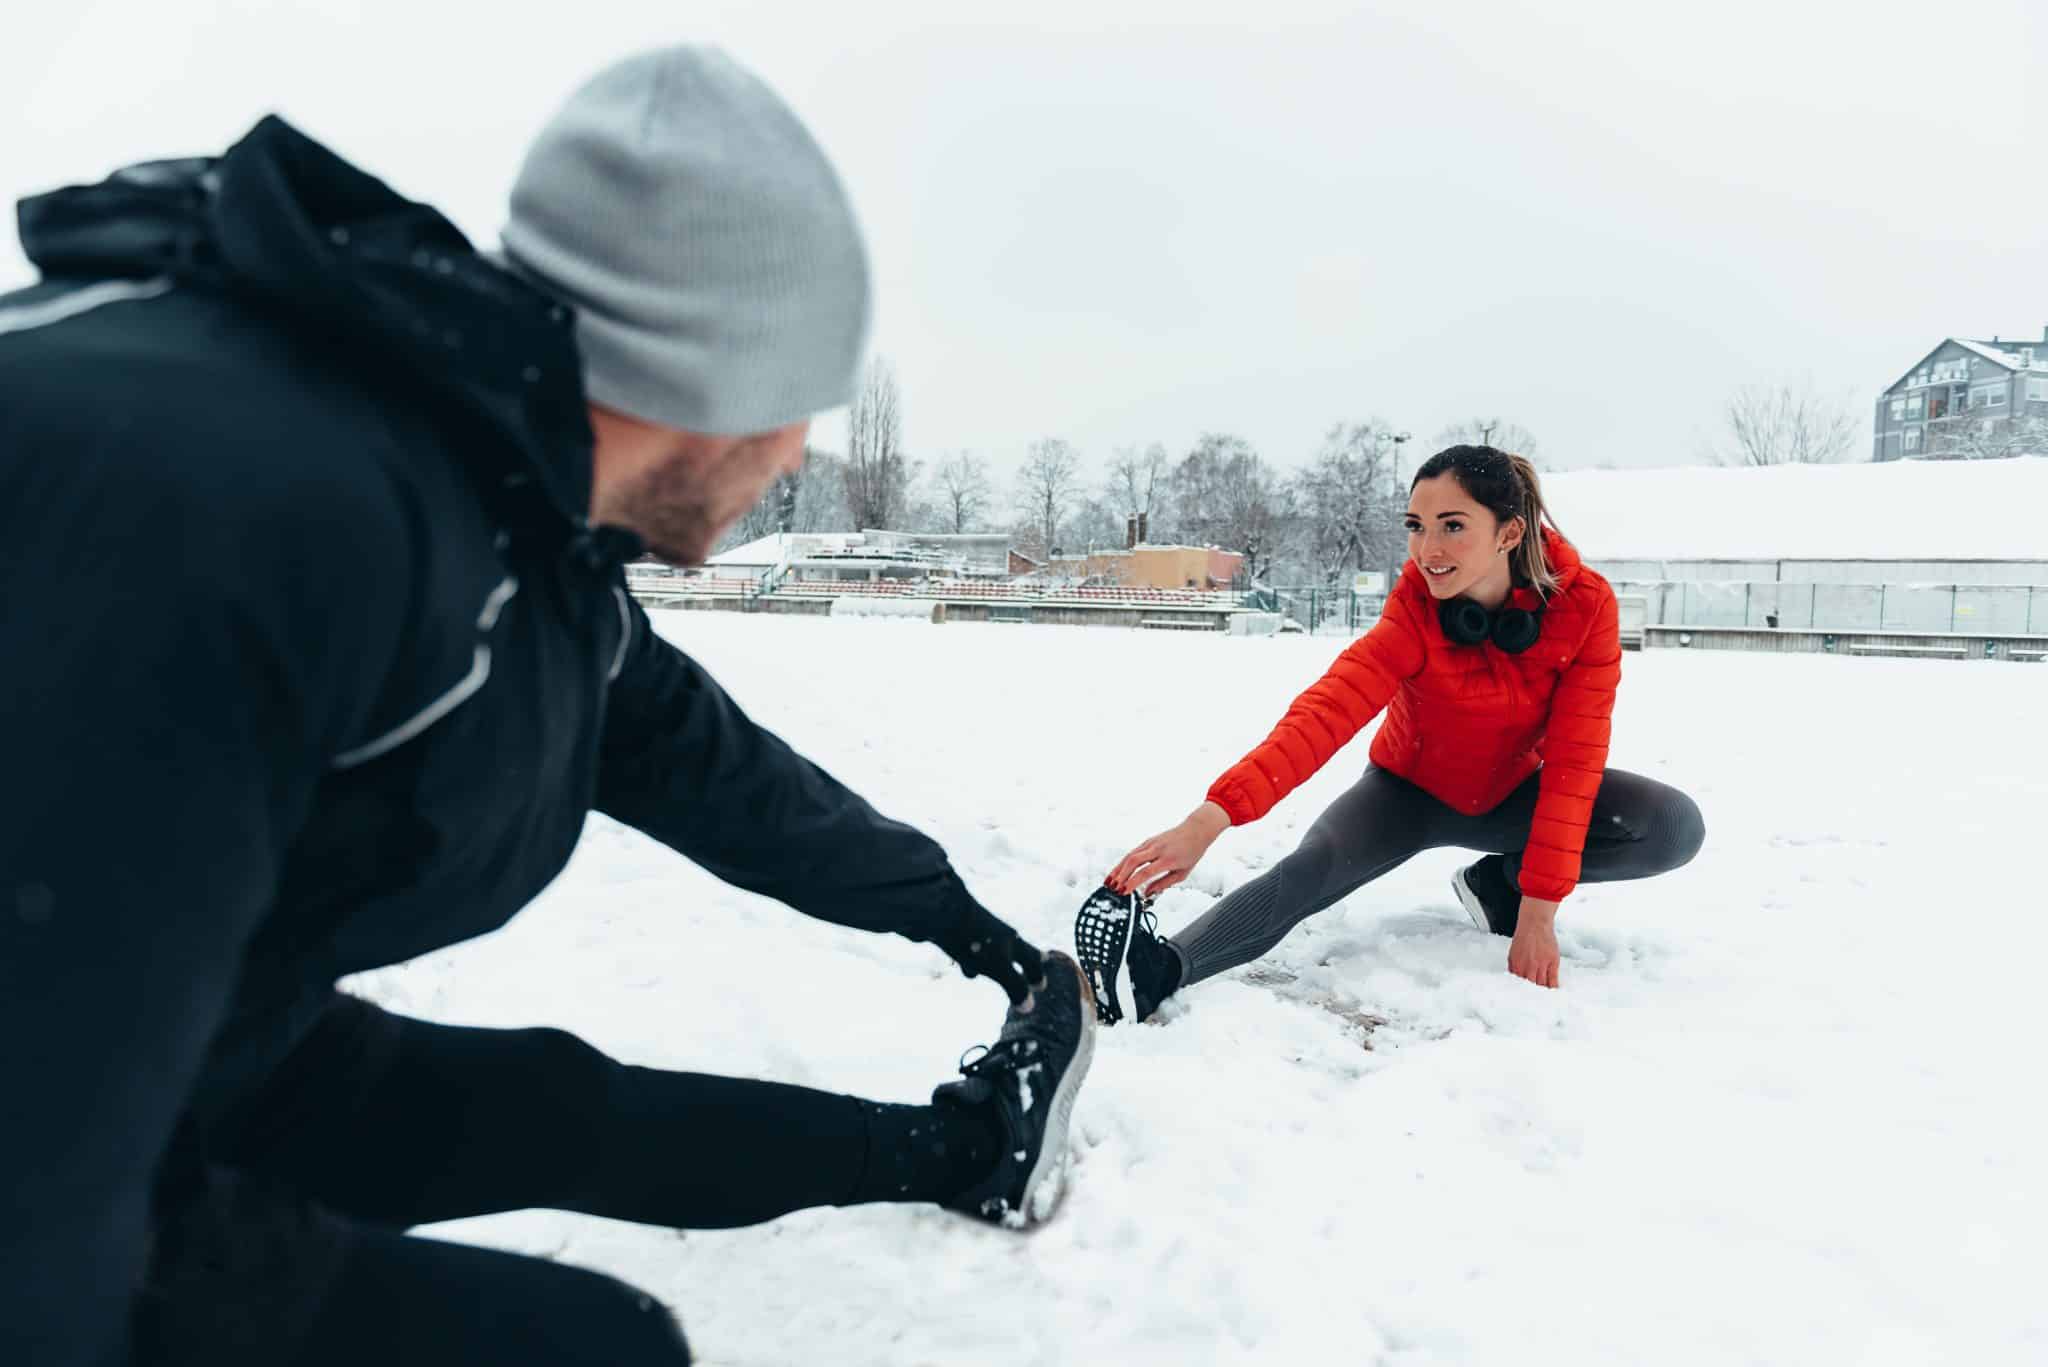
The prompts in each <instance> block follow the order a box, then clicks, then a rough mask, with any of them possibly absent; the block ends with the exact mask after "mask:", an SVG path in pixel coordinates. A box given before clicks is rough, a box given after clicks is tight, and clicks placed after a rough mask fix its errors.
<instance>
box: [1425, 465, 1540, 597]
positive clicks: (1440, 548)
mask: <svg viewBox="0 0 2048 1367" xmlns="http://www.w3.org/2000/svg"><path fill="white" fill-rule="evenodd" d="M1407 524H1408V558H1409V559H1411V560H1413V561H1414V562H1415V565H1416V568H1417V569H1420V570H1421V571H1422V578H1423V582H1424V583H1426V584H1428V585H1429V591H1430V593H1431V594H1432V595H1434V596H1435V597H1438V598H1457V597H1460V596H1463V597H1466V598H1470V599H1472V600H1473V601H1474V602H1477V603H1479V604H1481V605H1483V606H1485V607H1498V606H1499V605H1500V604H1501V603H1502V602H1504V601H1506V599H1507V596H1508V590H1509V589H1511V588H1513V587H1514V571H1513V569H1512V568H1511V567H1510V566H1509V564H1508V555H1507V552H1508V551H1511V550H1513V549H1514V547H1515V546H1516V545H1517V544H1519V543H1520V542H1521V539H1522V519H1520V518H1514V519H1512V520H1510V521H1509V523H1508V525H1507V526H1506V527H1502V526H1501V524H1500V519H1498V518H1496V517H1495V516H1494V515H1493V514H1492V513H1491V512H1489V511H1488V510H1487V507H1486V505H1485V504H1483V503H1481V502H1480V501H1479V500H1478V499H1476V498H1474V497H1472V495H1470V494H1468V493H1466V492H1465V486H1464V485H1462V484H1460V483H1458V478H1457V476H1456V475H1454V474H1451V473H1450V472H1449V471H1446V472H1445V473H1443V474H1441V475H1437V476H1435V477H1434V478H1432V479H1425V480H1420V481H1418V482H1417V483H1416V485H1415V489H1414V491H1413V492H1412V493H1410V494H1409V496H1408V517H1407Z"/></svg>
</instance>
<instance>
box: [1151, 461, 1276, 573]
mask: <svg viewBox="0 0 2048 1367" xmlns="http://www.w3.org/2000/svg"><path fill="white" fill-rule="evenodd" d="M1169 485H1170V487H1169V490H1168V493H1169V496H1170V497H1169V502H1170V503H1171V505H1172V512H1173V516H1174V521H1175V525H1176V529H1177V531H1178V533H1179V535H1180V536H1182V537H1183V538H1186V539H1188V540H1193V541H1198V542H1203V543H1206V544H1209V545H1213V546H1219V547H1221V548H1223V549H1224V550H1231V551H1239V552H1242V553H1243V555H1244V557H1245V571H1246V573H1247V574H1248V575H1250V576H1251V577H1253V578H1257V577H1258V576H1259V575H1261V574H1262V573H1263V572H1264V571H1265V569H1266V568H1267V566H1268V565H1269V564H1270V563H1271V562H1272V561H1273V560H1274V559H1275V558H1276V557H1278V556H1279V554H1280V553H1281V550H1282V545H1281V541H1282V537H1283V535H1284V533H1285V532H1286V530H1287V528H1288V523H1289V517H1290V515H1291V500H1290V497H1289V495H1288V492H1287V491H1286V490H1285V489H1284V488H1283V487H1282V486H1281V483H1280V480H1279V477H1278V476H1277V475H1275V474H1274V472H1273V467H1272V466H1270V465H1268V464H1266V462H1265V461H1264V460H1263V459H1261V458H1260V456H1259V453H1258V452H1257V451H1255V450H1254V449H1252V445H1251V443H1250V442H1248V441H1246V440H1245V439H1244V438H1243V437H1238V436H1232V435H1230V434H1228V433H1224V432H1208V433H1204V434H1203V436H1202V438H1201V439H1200V440H1199V441H1197V442H1196V443H1195V448H1194V450H1192V451H1190V452H1188V454H1187V455H1186V456H1185V457H1184V458H1183V459H1182V460H1181V462H1180V464H1179V465H1176V466H1175V467H1174V468H1173V474H1172V477H1171V479H1170V481H1169Z"/></svg>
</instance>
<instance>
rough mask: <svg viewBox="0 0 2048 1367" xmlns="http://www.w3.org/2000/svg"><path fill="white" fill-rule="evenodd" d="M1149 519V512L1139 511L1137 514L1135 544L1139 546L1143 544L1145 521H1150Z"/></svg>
mask: <svg viewBox="0 0 2048 1367" xmlns="http://www.w3.org/2000/svg"><path fill="white" fill-rule="evenodd" d="M1151 520H1152V515H1151V514H1150V513H1139V514H1138V540H1137V544H1138V545H1140V546H1142V545H1144V544H1145V524H1146V523H1147V522H1149V521H1151Z"/></svg>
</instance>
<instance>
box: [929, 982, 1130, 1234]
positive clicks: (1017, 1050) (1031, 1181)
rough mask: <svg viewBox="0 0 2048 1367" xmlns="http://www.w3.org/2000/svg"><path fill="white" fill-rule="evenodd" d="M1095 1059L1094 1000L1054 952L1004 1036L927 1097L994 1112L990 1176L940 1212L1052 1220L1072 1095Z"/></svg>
mask: <svg viewBox="0 0 2048 1367" xmlns="http://www.w3.org/2000/svg"><path fill="white" fill-rule="evenodd" d="M970 1052H972V1051H970ZM1094 1055H1095V997H1094V995H1093V994H1092V993H1091V992H1090V991H1089V990H1088V982H1087V979H1086V978H1084V977H1083V976H1082V975H1081V969H1080V966H1079V965H1077V964H1076V963H1075V962H1074V961H1073V960H1072V959H1070V958H1068V957H1067V956H1066V955H1064V954H1062V953H1060V952H1059V951H1057V950H1054V951H1053V952H1052V953H1050V954H1048V955H1046V956H1045V984H1044V986H1042V987H1039V988H1037V989H1036V990H1034V991H1033V992H1032V994H1031V995H1030V996H1029V997H1028V998H1026V999H1025V1002H1024V1004H1023V1005H1022V1006H1013V1007H1011V1008H1010V1010H1009V1013H1008V1014H1007V1015H1005V1016H1004V1017H1003V1032H1002V1034H1001V1035H1000V1036H998V1037H997V1039H996V1042H995V1043H994V1044H993V1045H991V1046H989V1047H988V1048H987V1049H985V1050H983V1052H982V1053H981V1054H980V1056H979V1057H976V1058H972V1059H969V1060H968V1061H967V1062H965V1063H963V1064H961V1065H960V1071H961V1072H962V1073H964V1074H966V1076H965V1077H964V1078H963V1079H962V1080H960V1081H959V1082H948V1083H946V1084H945V1085H943V1086H941V1087H940V1088H939V1089H938V1090H937V1091H935V1092H933V1093H932V1103H933V1104H934V1105H941V1106H947V1105H950V1106H993V1107H994V1108H995V1116H996V1118H997V1120H998V1122H999V1124H998V1129H999V1131H1000V1133H1001V1134H1002V1136H1003V1147H1002V1152H1001V1156H1000V1157H999V1158H998V1159H997V1160H996V1166H995V1171H993V1172H991V1173H990V1174H989V1175H988V1176H987V1177H986V1178H984V1179H983V1180H981V1181H980V1182H977V1183H975V1184H974V1185H973V1186H971V1187H969V1188H967V1189H966V1190H965V1191H963V1192H961V1193H960V1194H959V1195H958V1196H956V1197H954V1198H953V1199H952V1200H950V1201H948V1202H946V1205H947V1206H948V1207H950V1208H951V1209H953V1210H957V1211H961V1212H963V1213H965V1214H968V1215H973V1216H975V1217H977V1218H979V1219H983V1220H987V1221H989V1222H990V1223H991V1224H1001V1225H1008V1226H1009V1227H1010V1228H1012V1229H1022V1228H1024V1227H1025V1226H1026V1225H1031V1224H1037V1223H1039V1222H1041V1221H1043V1220H1047V1219H1050V1218H1051V1217H1052V1213H1053V1211H1054V1210H1056V1209H1057V1208H1058V1207H1059V1201H1060V1197H1061V1196H1062V1195H1063V1194H1064V1188H1065V1185H1066V1180H1065V1179H1066V1168H1067V1128H1068V1124H1069V1122H1070V1121H1071V1120H1072V1119H1073V1114H1074V1095H1075V1093H1077V1092H1079V1091H1080V1090H1081V1079H1083V1078H1085V1077H1087V1076H1088V1064H1089V1062H1090V1060H1092V1059H1093V1057H1094Z"/></svg>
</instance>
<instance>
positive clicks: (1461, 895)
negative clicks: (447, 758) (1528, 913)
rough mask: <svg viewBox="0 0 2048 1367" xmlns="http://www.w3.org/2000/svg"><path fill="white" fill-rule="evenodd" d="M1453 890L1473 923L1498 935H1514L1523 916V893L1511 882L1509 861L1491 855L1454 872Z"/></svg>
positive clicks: (1452, 876)
mask: <svg viewBox="0 0 2048 1367" xmlns="http://www.w3.org/2000/svg"><path fill="white" fill-rule="evenodd" d="M1451 891H1452V892H1455V893H1456V894H1458V901H1459V902H1460V903H1462V904H1463V905H1464V908H1465V914H1466V915H1467V916H1470V917H1471V918H1472V924H1473V925H1475V926H1478V927H1479V928H1480V929H1481V930H1490V931H1492V932H1493V933H1494V934H1495V935H1513V934H1514V933H1515V923H1516V922H1517V921H1519V920H1520V919H1521V914H1522V894H1521V893H1520V892H1518V891H1517V890H1516V889H1515V886H1514V884H1512V883H1510V882H1509V881H1508V865H1507V860H1506V859H1504V858H1502V857H1501V856H1500V855H1497V854H1489V855H1487V856H1486V857H1485V858H1484V859H1481V860H1480V861H1479V862H1478V863H1476V864H1469V865H1467V866H1466V867H1464V868H1462V869H1459V870H1458V871H1457V872H1456V873H1454V874H1452V875H1451Z"/></svg>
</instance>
